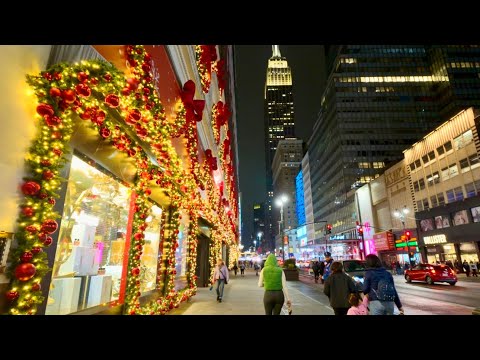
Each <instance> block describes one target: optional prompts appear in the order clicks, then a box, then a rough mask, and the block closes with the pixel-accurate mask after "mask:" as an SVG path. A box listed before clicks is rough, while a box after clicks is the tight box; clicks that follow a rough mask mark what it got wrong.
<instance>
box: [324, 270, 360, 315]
mask: <svg viewBox="0 0 480 360" xmlns="http://www.w3.org/2000/svg"><path fill="white" fill-rule="evenodd" d="M323 292H324V294H325V295H327V296H328V298H329V300H330V306H331V307H332V308H333V311H334V313H335V315H347V312H348V309H349V308H350V304H349V302H348V298H349V296H350V294H351V293H354V292H356V289H355V284H354V282H353V280H352V278H351V277H350V276H348V275H347V274H345V273H344V272H343V265H342V263H341V262H340V261H334V262H333V263H332V266H331V274H330V276H328V278H327V280H325V286H324V288H323Z"/></svg>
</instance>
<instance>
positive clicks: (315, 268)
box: [312, 260, 320, 283]
mask: <svg viewBox="0 0 480 360" xmlns="http://www.w3.org/2000/svg"><path fill="white" fill-rule="evenodd" d="M312 270H313V275H314V276H315V282H316V283H318V277H319V275H320V264H319V262H318V261H317V260H315V261H314V262H313V265H312Z"/></svg>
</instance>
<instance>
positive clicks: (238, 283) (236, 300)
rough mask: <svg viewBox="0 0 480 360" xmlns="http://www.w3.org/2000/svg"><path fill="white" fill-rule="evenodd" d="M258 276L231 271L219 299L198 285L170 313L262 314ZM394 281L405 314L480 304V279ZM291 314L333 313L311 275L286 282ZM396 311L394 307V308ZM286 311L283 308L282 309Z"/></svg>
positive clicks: (468, 310) (457, 310)
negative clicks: (431, 282)
mask: <svg viewBox="0 0 480 360" xmlns="http://www.w3.org/2000/svg"><path fill="white" fill-rule="evenodd" d="M257 281H258V277H257V276H255V272H254V271H253V270H251V269H247V270H246V271H245V277H240V275H237V276H236V277H235V276H234V275H233V272H231V278H230V282H229V283H228V284H227V285H226V286H225V292H224V299H223V302H222V303H217V302H216V300H215V299H216V293H215V287H214V289H213V290H212V291H210V290H209V288H199V289H198V293H197V295H196V296H194V297H193V298H192V299H191V300H190V301H189V302H187V303H183V304H182V305H180V307H179V308H178V309H174V310H173V311H171V312H170V313H169V314H170V315H181V314H184V315H263V313H264V312H263V303H262V299H263V293H264V290H263V288H259V287H258V286H257ZM395 284H396V287H397V290H398V292H399V295H400V299H401V301H402V303H403V305H404V309H405V314H406V315H471V314H472V311H473V309H474V308H475V307H478V306H480V282H471V281H462V280H460V281H459V282H458V283H457V285H456V286H450V285H443V284H438V285H437V284H435V285H431V286H429V285H426V284H422V283H412V284H407V283H405V280H404V279H403V277H401V276H395ZM287 286H288V289H289V293H290V297H291V298H292V303H293V305H292V307H293V314H294V315H333V310H332V308H331V307H330V305H329V302H328V298H327V297H326V296H325V295H324V294H323V285H321V284H315V283H314V280H313V277H311V276H304V275H301V276H300V281H289V282H288V283H287ZM396 312H397V310H396ZM282 314H283V315H286V309H285V308H284V309H283V310H282Z"/></svg>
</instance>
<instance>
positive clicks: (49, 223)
mask: <svg viewBox="0 0 480 360" xmlns="http://www.w3.org/2000/svg"><path fill="white" fill-rule="evenodd" d="M57 229H58V224H57V222H56V221H55V220H52V219H49V220H45V221H44V222H43V224H42V232H44V233H46V234H53V233H54V232H55V231H57Z"/></svg>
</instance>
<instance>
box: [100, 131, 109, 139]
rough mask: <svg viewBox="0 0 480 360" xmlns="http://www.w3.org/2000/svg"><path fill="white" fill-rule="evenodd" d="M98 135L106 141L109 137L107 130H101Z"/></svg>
mask: <svg viewBox="0 0 480 360" xmlns="http://www.w3.org/2000/svg"><path fill="white" fill-rule="evenodd" d="M100 135H101V136H102V137H103V138H104V139H106V138H108V137H109V136H110V130H109V129H107V128H101V129H100Z"/></svg>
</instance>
